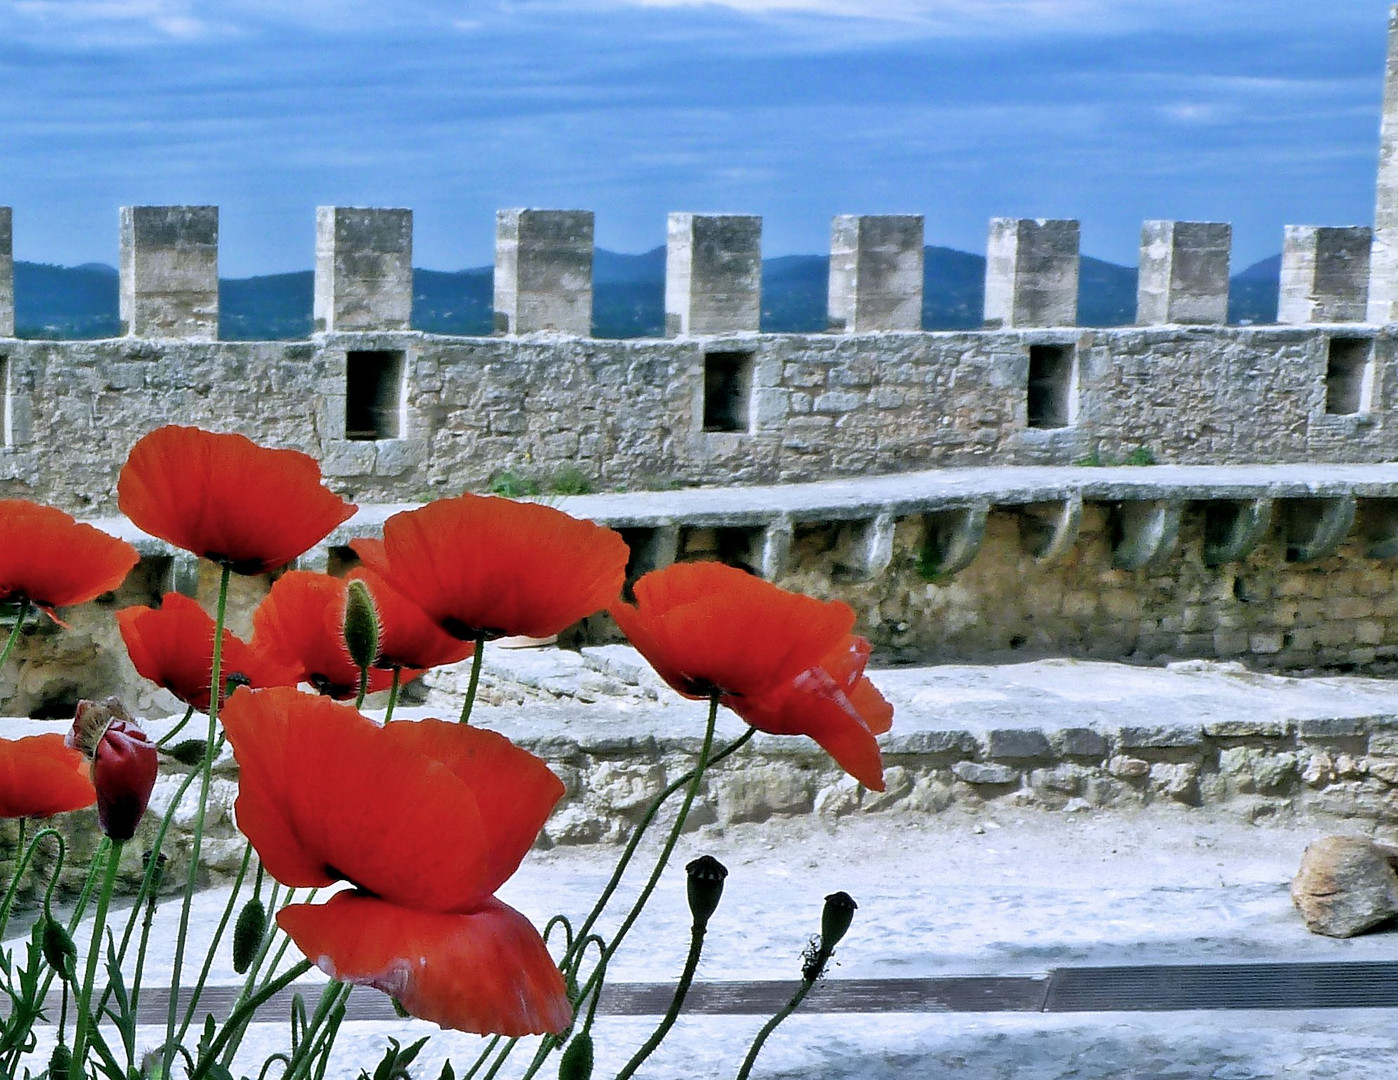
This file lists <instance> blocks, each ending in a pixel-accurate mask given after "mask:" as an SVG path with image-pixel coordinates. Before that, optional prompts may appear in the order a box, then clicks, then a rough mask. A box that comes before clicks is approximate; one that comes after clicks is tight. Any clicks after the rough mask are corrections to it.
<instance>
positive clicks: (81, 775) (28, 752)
mask: <svg viewBox="0 0 1398 1080" xmlns="http://www.w3.org/2000/svg"><path fill="white" fill-rule="evenodd" d="M96 800H97V792H96V791H94V790H93V787H92V778H91V776H90V775H89V773H88V767H87V760H86V759H85V758H84V757H83V756H82V754H81V753H80V752H79V751H77V750H74V749H72V748H71V747H70V746H68V745H67V744H66V743H65V742H64V741H63V736H62V735H59V734H57V733H54V734H49V735H27V736H25V737H24V738H22V739H0V818H17V817H48V816H49V815H50V814H62V813H66V812H67V811H69V810H81V809H82V808H83V807H85V806H91V805H92V804H93V803H94V802H95V801H96Z"/></svg>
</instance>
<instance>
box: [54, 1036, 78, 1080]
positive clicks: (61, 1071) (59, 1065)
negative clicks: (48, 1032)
mask: <svg viewBox="0 0 1398 1080" xmlns="http://www.w3.org/2000/svg"><path fill="white" fill-rule="evenodd" d="M72 1067H73V1051H71V1050H69V1049H68V1048H67V1047H66V1046H64V1045H63V1044H62V1043H59V1044H58V1045H57V1046H55V1047H54V1048H53V1053H52V1054H50V1055H49V1080H68V1073H69V1071H70V1070H71V1069H72Z"/></svg>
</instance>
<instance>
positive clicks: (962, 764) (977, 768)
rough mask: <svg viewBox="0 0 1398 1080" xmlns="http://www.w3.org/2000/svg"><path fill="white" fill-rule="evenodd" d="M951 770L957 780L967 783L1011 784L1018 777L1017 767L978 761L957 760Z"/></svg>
mask: <svg viewBox="0 0 1398 1080" xmlns="http://www.w3.org/2000/svg"><path fill="white" fill-rule="evenodd" d="M951 771H952V773H953V774H954V775H955V776H956V778H957V779H958V780H964V781H966V783H968V784H989V785H996V784H1013V783H1014V782H1015V781H1017V780H1018V779H1019V770H1018V769H1014V768H1011V767H1010V766H1008V765H997V764H986V763H982V762H979V761H958V762H957V763H956V764H955V765H953V766H952V767H951Z"/></svg>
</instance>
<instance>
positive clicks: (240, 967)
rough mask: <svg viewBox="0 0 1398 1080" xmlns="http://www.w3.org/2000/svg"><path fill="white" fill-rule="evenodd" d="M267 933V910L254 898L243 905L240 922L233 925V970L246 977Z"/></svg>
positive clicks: (239, 916) (239, 914) (239, 917)
mask: <svg viewBox="0 0 1398 1080" xmlns="http://www.w3.org/2000/svg"><path fill="white" fill-rule="evenodd" d="M266 932H267V908H266V906H265V905H264V904H263V903H262V901H261V900H259V899H258V898H257V897H255V896H254V897H253V898H252V899H251V900H249V901H248V902H247V903H246V904H244V905H243V910H242V911H240V912H238V921H237V922H236V923H234V924H233V970H234V971H236V972H237V973H238V974H239V975H246V974H247V971H248V968H250V967H252V962H253V961H254V960H255V959H257V950H258V949H259V948H260V947H261V946H262V936H263V934H265V933H266Z"/></svg>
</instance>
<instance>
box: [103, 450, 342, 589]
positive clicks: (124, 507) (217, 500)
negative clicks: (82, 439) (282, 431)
mask: <svg viewBox="0 0 1398 1080" xmlns="http://www.w3.org/2000/svg"><path fill="white" fill-rule="evenodd" d="M117 502H118V505H119V506H120V507H121V512H122V513H123V514H125V515H126V516H127V517H129V518H130V519H131V520H132V521H133V522H135V523H136V525H138V526H139V527H140V528H142V529H144V530H145V531H146V532H148V533H150V534H151V535H152V536H158V537H160V538H161V539H162V540H168V541H169V542H170V543H172V544H174V545H175V546H176V547H178V548H183V549H184V550H185V551H192V552H194V554H196V555H201V556H203V557H204V558H206V559H211V560H213V561H214V562H217V563H221V564H223V565H226V566H228V567H230V568H231V569H232V570H233V571H234V572H235V573H239V574H264V573H266V572H268V571H269V570H275V569H277V568H278V567H280V566H285V565H286V564H287V563H289V562H291V560H292V559H294V558H296V557H297V556H298V555H301V554H303V553H304V552H306V551H308V550H309V549H310V548H311V547H312V545H314V544H315V543H316V542H317V541H318V540H322V539H324V538H325V536H326V535H328V534H329V532H330V530H331V529H333V528H335V526H336V525H339V524H340V523H341V522H343V521H346V520H348V519H349V518H350V516H351V515H352V514H353V513H354V511H355V509H356V508H355V507H354V506H353V505H352V504H351V503H347V502H345V501H344V500H343V499H341V498H340V497H339V496H338V495H336V494H335V493H334V492H332V491H330V490H329V489H328V488H326V487H324V486H323V485H322V484H321V482H320V466H319V465H317V464H316V462H315V460H314V459H313V458H310V457H307V456H306V455H305V454H303V453H301V452H300V451H297V450H269V449H267V448H266V447H262V446H258V445H257V444H256V443H254V442H252V441H251V440H250V439H246V438H244V437H243V436H242V435H216V434H214V433H213V432H211V431H202V430H200V429H199V428H191V427H175V426H170V427H163V428H158V429H156V430H155V431H152V432H151V433H150V434H149V435H146V436H145V437H144V438H142V439H141V440H140V441H139V442H137V443H136V445H135V446H134V447H132V449H131V456H130V457H128V458H127V459H126V464H125V465H124V466H122V470H121V476H120V478H119V479H118V480H117Z"/></svg>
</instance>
